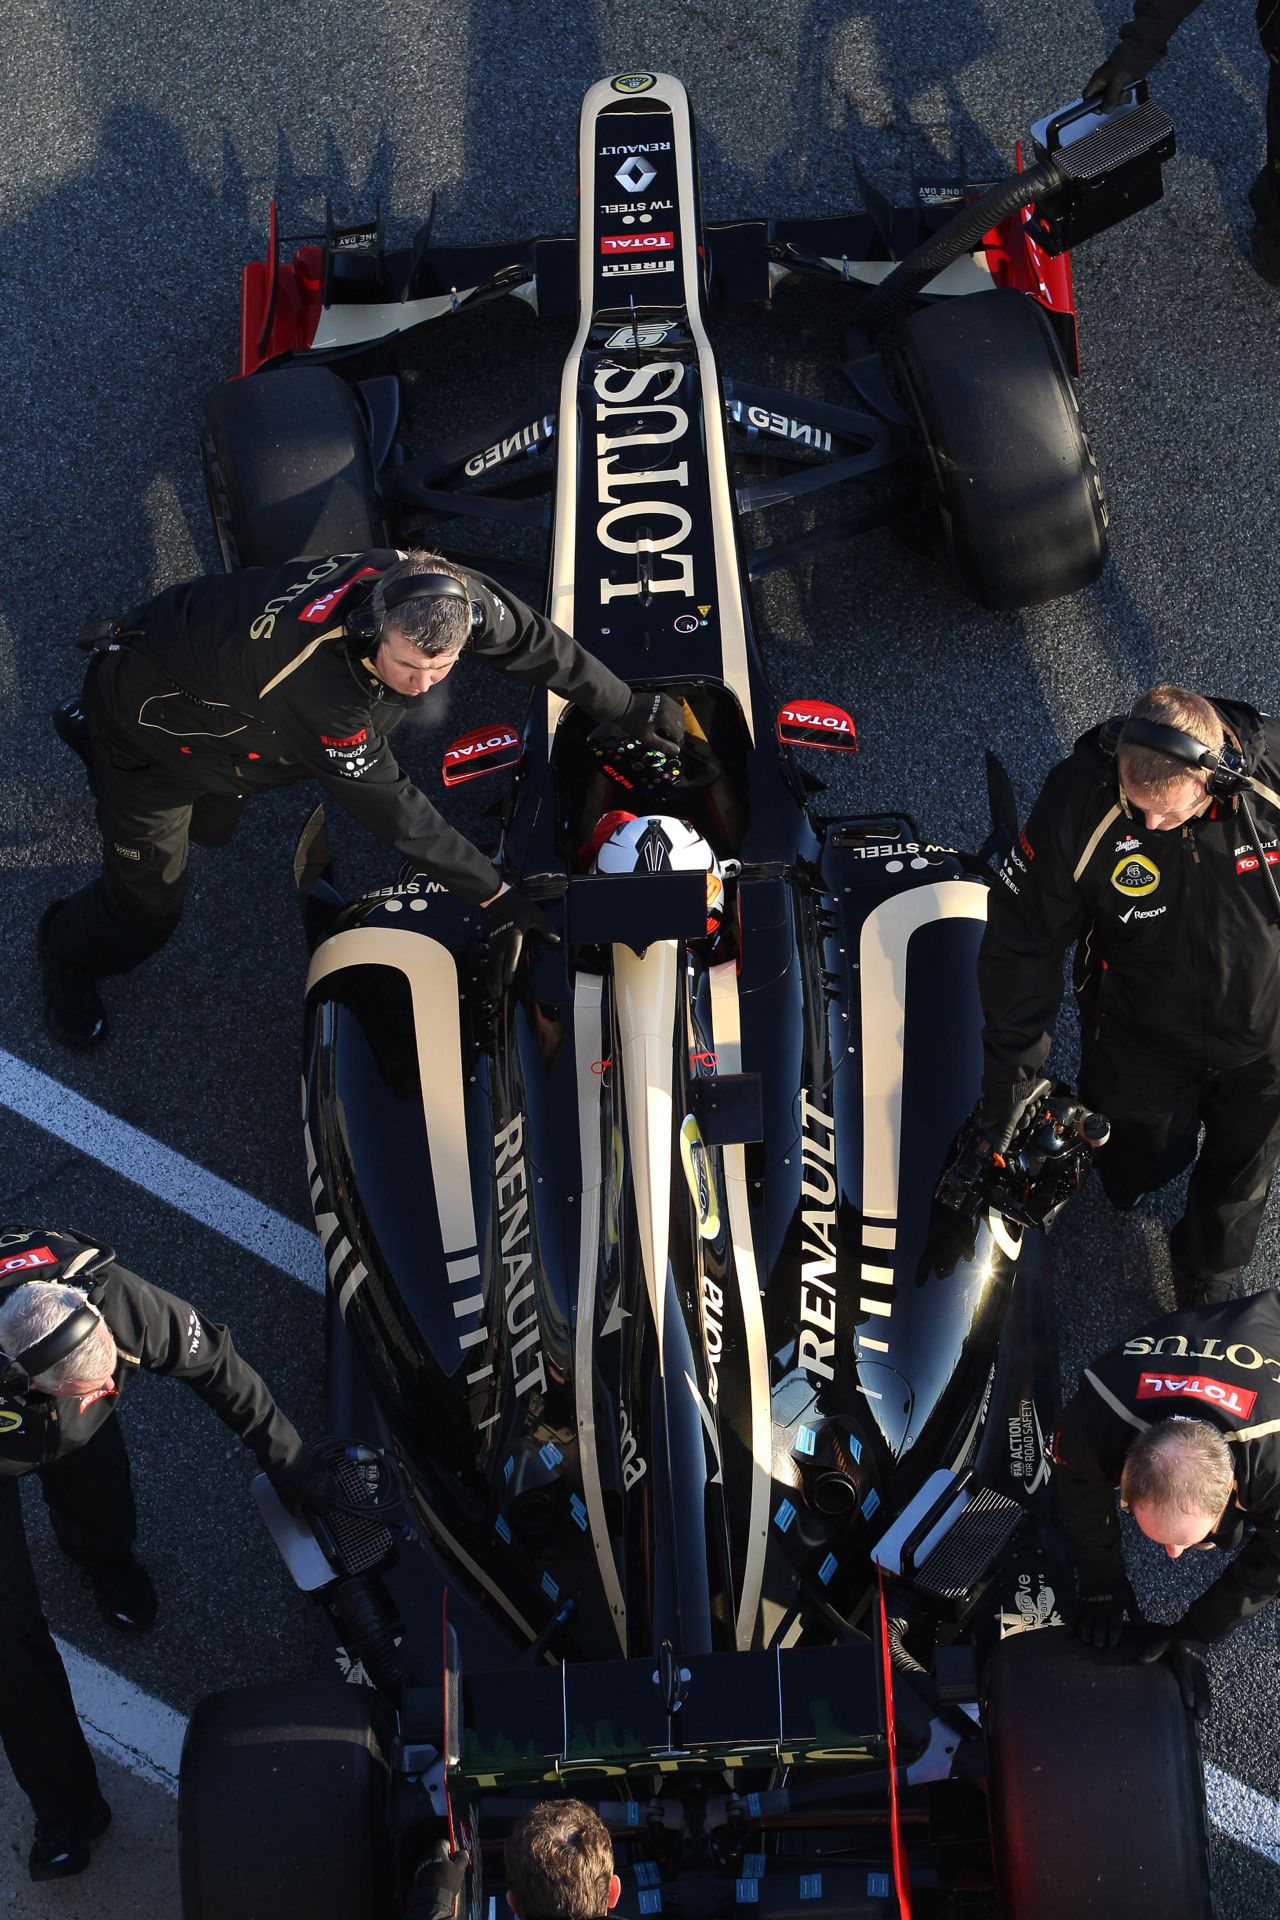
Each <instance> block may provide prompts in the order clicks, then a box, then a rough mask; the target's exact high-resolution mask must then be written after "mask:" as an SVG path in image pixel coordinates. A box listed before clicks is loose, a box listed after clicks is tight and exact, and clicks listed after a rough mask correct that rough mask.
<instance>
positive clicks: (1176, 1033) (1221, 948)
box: [978, 686, 1280, 1304]
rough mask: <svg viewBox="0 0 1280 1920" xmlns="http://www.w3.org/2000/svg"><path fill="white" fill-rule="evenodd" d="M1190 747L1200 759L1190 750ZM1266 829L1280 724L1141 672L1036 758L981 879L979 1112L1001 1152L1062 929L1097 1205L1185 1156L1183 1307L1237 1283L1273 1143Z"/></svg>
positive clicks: (1276, 985) (1050, 1016)
mask: <svg viewBox="0 0 1280 1920" xmlns="http://www.w3.org/2000/svg"><path fill="white" fill-rule="evenodd" d="M1139 736H1143V737H1145V738H1146V739H1147V740H1148V743H1149V744H1148V745H1145V746H1144V745H1142V744H1139V743H1138V740H1139ZM1153 739H1154V741H1156V742H1160V741H1163V742H1164V743H1165V745H1166V746H1168V747H1170V748H1171V749H1172V750H1171V751H1169V752H1165V751H1160V750H1158V748H1157V746H1156V745H1153V744H1150V743H1151V741H1152V740H1153ZM1202 742H1203V744H1204V748H1205V749H1206V750H1207V751H1206V753H1205V758H1206V759H1211V760H1214V761H1215V763H1217V762H1218V761H1219V756H1221V759H1220V764H1218V767H1217V771H1216V772H1210V771H1209V770H1207V769H1205V768H1204V767H1203V766H1199V765H1193V764H1191V760H1192V757H1193V756H1194V755H1195V754H1196V753H1197V751H1198V750H1199V748H1200V743H1202ZM1228 767H1234V768H1235V769H1236V770H1237V771H1236V774H1235V775H1233V774H1231V773H1230V772H1229V771H1228V770H1227V769H1228ZM1243 775H1252V776H1253V778H1252V779H1247V778H1242V777H1241V776H1243ZM1211 786H1216V787H1217V788H1219V789H1221V790H1220V791H1217V792H1215V791H1212V790H1211ZM1242 786H1243V787H1244V788H1247V792H1246V791H1240V790H1239V789H1240V788H1241V787H1242ZM1278 833H1280V725H1278V724H1277V722H1276V721H1274V720H1272V719H1270V718H1264V717H1263V716H1262V715H1260V714H1259V713H1257V712H1256V711H1255V710H1254V709H1253V708H1252V707H1247V706H1244V705H1242V704H1241V703H1239V702H1234V701H1226V700H1214V701H1211V700H1206V699H1204V698H1203V697H1202V696H1201V695H1199V694H1196V693H1189V692H1187V691H1186V690H1185V689H1184V688H1181V687H1169V686H1159V687H1153V688H1151V689H1150V691H1149V692H1147V693H1145V694H1143V696H1142V698H1141V699H1140V700H1139V701H1138V702H1137V704H1136V705H1135V706H1134V708H1133V712H1132V714H1130V715H1129V716H1128V718H1127V719H1126V720H1125V721H1124V722H1123V723H1118V722H1112V723H1108V726H1106V727H1095V728H1094V729H1093V730H1092V731H1091V732H1089V733H1086V734H1085V735H1084V736H1083V737H1082V738H1081V739H1080V740H1078V741H1077V742H1076V747H1075V751H1074V752H1073V753H1072V754H1071V755H1070V757H1069V758H1068V759H1066V760H1063V761H1061V762H1060V763H1059V764H1058V765H1057V766H1056V767H1055V768H1054V769H1053V771H1052V772H1051V773H1050V775H1049V777H1048V779H1047V780H1046V781H1045V784H1044V787H1043V789H1042V790H1041V793H1040V796H1039V798H1038V799H1037V801H1036V803H1035V806H1034V807H1033V808H1032V810H1031V815H1030V818H1029V819H1028V821H1027V825H1026V828H1025V830H1024V832H1023V833H1022V835H1021V836H1020V839H1019V841H1018V843H1017V844H1016V845H1014V846H1013V847H1012V848H1011V849H1010V851H1009V854H1008V855H1007V857H1006V859H1005V861H1004V864H1003V866H1002V868H1001V870H1000V874H999V878H998V882H997V884H996V885H995V886H994V887H993V888H992V890H991V895H990V901H989V910H988V920H987V926H986V931H985V933H984V935H983V940H982V948H981V952H980V954H979V958H978V979H979V986H980V990H981V994H982V1006H983V1012H984V1015H985V1020H986V1025H985V1027H984V1029H983V1053H984V1072H983V1078H982V1100H981V1102H980V1105H979V1109H978V1119H979V1124H980V1125H981V1127H982V1128H983V1129H984V1131H985V1132H986V1134H987V1137H988V1139H989V1140H990V1141H991V1144H992V1145H993V1147H994V1148H995V1150H996V1151H997V1152H1002V1151H1003V1150H1004V1148H1005V1147H1007V1146H1008V1144H1009V1141H1010V1139H1011V1137H1012V1134H1013V1132H1014V1129H1015V1128H1016V1126H1017V1123H1018V1120H1019V1119H1020V1117H1021V1115H1022V1113H1023V1112H1024V1110H1025V1108H1026V1105H1027V1099H1028V1095H1029V1093H1030V1090H1031V1083H1032V1082H1033V1081H1034V1079H1035V1077H1036V1074H1037V1072H1038V1070H1039V1068H1040V1066H1041V1064H1042V1062H1043V1061H1044V1059H1045V1056H1046V1054H1047V1053H1048V1051H1049V1044H1050V1036H1051V1033H1052V1029H1053V1024H1054V1020H1055V1018H1056V1015H1057V1010H1058V1004H1059V1001H1060V1000H1061V997H1062V960H1063V955H1064V954H1065V952H1066V950H1067V948H1068V947H1070V946H1071V945H1072V944H1073V942H1074V943H1075V948H1076V952H1075V964H1074V981H1075V988H1076V993H1077V995H1078V996H1079V1001H1080V1024H1081V1035H1082V1039H1081V1058H1080V1094H1081V1098H1082V1099H1084V1100H1085V1101H1086V1102H1087V1103H1088V1104H1089V1105H1090V1106H1091V1107H1093V1108H1095V1109H1096V1110H1097V1111H1098V1112H1100V1113H1104V1114H1106V1116H1107V1118H1108V1119H1109V1120H1110V1122H1111V1138H1110V1140H1109V1142H1108V1144H1107V1145H1106V1146H1105V1147H1104V1148H1102V1149H1100V1150H1099V1152H1098V1155H1097V1162H1096V1164H1097V1169H1098V1173H1099V1175H1100V1176H1101V1179H1102V1184H1103V1187H1104V1188H1105V1190H1106V1193H1107V1196H1108V1198H1109V1199H1110V1201H1111V1203H1112V1205H1113V1206H1115V1207H1117V1208H1118V1209H1120V1210H1122V1211H1124V1210H1127V1209H1128V1208H1130V1207H1132V1206H1134V1205H1136V1203H1137V1201H1138V1199H1139V1198H1140V1196H1141V1195H1142V1194H1144V1193H1147V1192H1150V1191H1151V1190H1153V1189H1154V1188H1156V1187H1161V1186H1163V1185H1164V1184H1165V1183H1166V1181H1169V1180H1172V1179H1174V1178H1175V1176H1176V1175H1178V1174H1179V1173H1181V1172H1182V1171H1183V1169H1184V1168H1185V1167H1188V1166H1190V1165H1191V1163H1192V1161H1193V1160H1194V1161H1195V1169H1194V1171H1193V1173H1192V1175H1191V1182H1190V1187H1189V1189H1188V1193H1187V1204H1186V1211H1185V1213H1184V1214H1183V1217H1182V1219H1181V1220H1180V1221H1179V1223H1178V1225H1177V1226H1176V1227H1175V1228H1174V1230H1173V1233H1172V1235H1171V1237H1170V1243H1169V1244H1170V1252H1171V1254H1172V1256H1173V1264H1174V1281H1175V1287H1176V1289H1177V1298H1178V1300H1179V1303H1180V1304H1188V1303H1189V1304H1195V1303H1197V1302H1203V1301H1219V1300H1228V1299H1232V1298H1234V1296H1235V1294H1236V1292H1237V1279H1238V1275H1239V1273H1240V1270H1241V1268H1242V1267H1244V1266H1245V1265H1246V1263H1247V1262H1248V1260H1249V1258H1250V1256H1251V1254H1252V1252H1253V1247H1254V1242H1255V1240H1256V1239H1257V1235H1258V1227H1259V1223H1260V1221H1261V1218H1262V1212H1263V1208H1264V1206H1265V1205H1266V1199H1267V1191H1268V1188H1269V1186H1270V1184H1271V1176H1272V1174H1273V1172H1274V1171H1275V1166H1276V1160H1277V1157H1280V966H1278V965H1277V962H1278V961H1280V900H1278V899H1277V895H1276V892H1275V889H1274V887H1273V885H1272V881H1273V878H1274V875H1273V868H1274V867H1275V863H1276V861H1277V859H1278V858H1280V854H1278V853H1277V846H1278V841H1277V835H1278ZM1255 839H1256V840H1257V842H1258V843H1259V844H1258V845H1257V846H1256V847H1255ZM1264 856H1265V857H1264ZM1202 1125H1203V1127H1204V1142H1203V1145H1202V1147H1201V1149H1200V1155H1199V1159H1198V1160H1197V1159H1196V1143H1197V1138H1198V1136H1199V1132H1200V1128H1201V1126H1202Z"/></svg>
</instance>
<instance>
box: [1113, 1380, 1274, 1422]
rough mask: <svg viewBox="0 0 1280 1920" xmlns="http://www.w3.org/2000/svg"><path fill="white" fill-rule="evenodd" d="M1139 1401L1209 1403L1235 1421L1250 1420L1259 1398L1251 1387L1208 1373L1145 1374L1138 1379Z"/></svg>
mask: <svg viewBox="0 0 1280 1920" xmlns="http://www.w3.org/2000/svg"><path fill="white" fill-rule="evenodd" d="M1137 1397H1138V1399H1139V1400H1202V1401H1207V1402H1209V1403H1210V1404H1211V1405H1212V1406H1215V1407H1217V1408H1218V1410H1219V1412H1220V1413H1229V1414H1230V1415H1231V1417H1232V1419H1233V1420H1247V1419H1248V1418H1249V1415H1250V1414H1251V1413H1252V1412H1253V1403H1254V1401H1255V1400H1256V1399H1257V1397H1258V1396H1257V1394H1256V1393H1254V1392H1252V1391H1251V1390H1250V1389H1249V1388H1248V1387H1236V1386H1232V1385H1231V1383H1230V1382H1229V1381H1226V1380H1215V1379H1213V1377H1212V1376H1211V1375H1209V1374H1205V1373H1144V1374H1142V1375H1140V1376H1139V1379H1138V1395H1137Z"/></svg>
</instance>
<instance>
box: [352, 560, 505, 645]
mask: <svg viewBox="0 0 1280 1920" xmlns="http://www.w3.org/2000/svg"><path fill="white" fill-rule="evenodd" d="M411 600H460V601H461V602H462V604H463V606H465V607H467V608H469V609H470V615H471V630H472V632H473V633H474V631H475V629H476V628H477V627H480V626H483V625H484V608H483V607H482V606H481V604H480V602H479V601H478V600H473V599H472V598H471V595H470V594H469V593H468V592H467V589H466V588H465V587H464V586H463V584H462V582H461V580H455V579H454V577H453V575H452V574H450V573H411V574H409V575H408V577H407V578H406V579H404V580H396V581H394V582H393V583H392V585H391V586H389V587H388V588H386V590H385V592H384V593H383V596H382V612H381V614H376V613H375V612H374V610H373V608H372V606H364V607H357V608H354V609H353V610H352V612H350V613H349V614H348V615H347V632H348V633H349V634H351V635H353V637H354V638H355V639H357V640H361V641H364V642H365V643H366V644H368V645H371V646H376V645H378V644H379V643H380V641H381V640H382V637H383V634H384V632H385V630H386V625H387V618H388V615H390V614H392V613H394V612H395V610H396V608H397V607H403V606H406V605H407V604H408V603H409V602H410V601H411Z"/></svg>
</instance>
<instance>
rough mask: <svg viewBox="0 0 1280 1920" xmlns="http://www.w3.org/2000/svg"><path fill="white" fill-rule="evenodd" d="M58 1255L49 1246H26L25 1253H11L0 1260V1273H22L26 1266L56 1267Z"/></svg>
mask: <svg viewBox="0 0 1280 1920" xmlns="http://www.w3.org/2000/svg"><path fill="white" fill-rule="evenodd" d="M57 1264H58V1256H57V1254H56V1253H54V1252H53V1250H52V1249H51V1248H50V1247H28V1248H27V1250H26V1252H25V1253H11V1254H10V1255H9V1257H8V1258H7V1259H6V1260H0V1275H3V1274H6V1273H22V1272H24V1271H25V1270H26V1269H27V1268H28V1267H56V1266H57Z"/></svg>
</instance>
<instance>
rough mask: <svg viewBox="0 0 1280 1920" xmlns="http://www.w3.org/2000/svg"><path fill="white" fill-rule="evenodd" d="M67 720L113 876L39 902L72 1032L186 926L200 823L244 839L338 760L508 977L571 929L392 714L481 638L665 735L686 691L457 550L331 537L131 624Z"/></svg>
mask: <svg viewBox="0 0 1280 1920" xmlns="http://www.w3.org/2000/svg"><path fill="white" fill-rule="evenodd" d="M99 645H100V647H101V650H100V651H99V652H98V653H97V654H96V657H95V659H94V661H93V663H92V665H91V667H90V671H89V674H88V676H87V678H86V682H85V694H84V696H83V713H81V711H80V709H78V708H77V707H76V706H75V704H74V703H72V704H71V705H70V706H68V707H67V708H62V709H59V711H58V713H57V714H55V716H54V718H55V724H56V725H57V726H58V730H59V732H60V733H61V734H62V735H63V737H64V738H65V739H67V740H68V742H69V744H71V745H73V746H74V747H75V748H76V751H77V752H80V753H81V754H82V755H83V757H84V758H85V759H86V761H87V764H88V765H89V769H90V778H91V781H92V783H93V788H94V793H95V796H96V799H97V805H98V824H99V826H100V828H101V831H102V842H103V865H102V877H101V878H100V879H98V880H95V881H93V882H92V883H91V884H90V885H89V886H87V887H83V888H82V889H81V890H80V892H79V893H77V894H75V895H74V896H73V897H72V898H71V899H70V900H65V901H54V902H53V904H52V905H51V906H50V907H48V908H47V909H46V911H45V913H44V915H43V917H42V919H41V921H40V926H39V931H38V936H37V949H38V953H39V959H40V969H41V976H42V988H43V996H44V1014H45V1022H46V1024H47V1026H48V1028H49V1031H50V1033H51V1034H52V1035H53V1037H54V1039H56V1040H59V1041H61V1042H62V1043H63V1044H64V1045H66V1046H73V1047H91V1046H96V1045H97V1044H98V1043H99V1041H101V1040H102V1039H103V1038H104V1037H105V1034H106V1025H107V1023H106V1015H105V1012H104V1010H103V1006H102V1001H101V999H100V997H99V994H98V988H97V981H98V979H99V977H100V976H102V975H103V974H110V973H124V972H127V971H128V970H129V968H131V967H135V966H137V965H138V963H139V962H140V961H142V960H145V959H146V958H147V957H148V956H149V955H150V954H152V953H155V952H156V951H157V950H158V948H160V947H161V946H162V945H163V944H164V942H165V941H166V940H167V939H168V937H169V935H170V934H171V933H172V932H173V930H174V928H175V927H176V926H177V924H178V921H179V918H180V917H181V914H182V904H183V896H184V894H185V892H186V880H187V875H186V869H187V841H188V836H190V837H191V838H192V839H194V840H196V841H197V842H198V843H200V844H202V845H205V846H216V845H221V844H223V843H224V842H225V841H226V840H227V839H229V838H230V835H231V833H232V831H233V829H234V827H235V823H236V820H237V819H238V817H239V813H240V809H241V806H242V805H243V803H244V800H245V798H246V797H247V796H248V795H249V794H252V793H256V792H260V791H262V790H263V789H265V788H269V787H279V786H286V785H290V784H292V783H294V782H296V781H301V780H311V779H315V778H319V779H320V780H321V781H322V782H323V784H324V786H325V788H326V790H327V791H328V792H329V793H330V794H331V795H332V796H333V798H334V799H336V800H338V801H339V802H340V803H341V804H342V805H343V806H344V807H345V808H346V809H347V810H348V812H350V813H351V814H353V815H354V816H355V818H356V819H357V820H359V821H360V823H361V824H362V825H363V826H366V827H367V828H368V829H369V831H370V832H371V833H374V834H376V835H377V836H378V837H379V839H382V840H385V841H387V842H389V844H390V845H392V846H393V847H395V848H396V849H397V851H398V852H400V853H401V854H403V855H404V857H405V858H406V859H407V860H411V861H413V862H414V863H415V865H416V866H418V867H419V868H421V869H422V870H423V871H424V872H425V873H427V874H429V875H430V876H431V877H432V878H433V879H436V880H439V881H441V882H443V884H444V885H445V886H447V887H450V888H451V889H452V890H453V891H454V892H455V893H457V894H460V895H461V897H462V898H463V899H464V900H469V901H473V902H475V903H476V904H477V905H480V906H482V907H483V908H484V910H485V911H484V933H485V937H486V939H487V941H488V944H489V951H490V956H491V965H492V964H493V961H494V958H495V956H496V957H497V960H498V962H499V969H498V970H499V971H500V973H501V975H502V977H504V978H506V979H509V977H510V974H511V972H512V970H513V969H514V966H515V962H516V960H517V958H518V956H519V950H520V944H521V941H522V939H523V937H524V936H525V935H526V934H530V933H532V934H535V935H538V936H539V937H541V938H543V939H550V940H552V941H553V942H554V940H555V935H554V934H553V932H552V929H551V927H550V924H549V922H548V921H547V920H546V919H545V918H544V916H543V914H542V913H541V912H540V911H539V909H538V908H537V906H535V905H534V903H533V902H532V901H530V900H528V899H526V898H525V897H524V896H523V895H521V894H520V893H518V892H516V891H514V890H512V889H510V888H508V887H506V886H505V884H504V882H503V880H502V876H501V875H500V874H499V872H498V870H497V868H496V867H495V866H494V865H493V863H492V861H490V860H487V859H486V858H485V857H484V855H483V854H482V853H481V852H480V851H479V850H478V848H476V847H474V846H472V844H471V843H470V841H468V840H466V839H464V838H463V836H462V835H461V834H459V833H456V832H455V831H454V830H453V829H452V828H451V827H448V826H446V825H445V823H444V821H443V820H442V819H441V817H440V815H439V814H438V813H437V812H436V810H435V808H434V807H433V806H432V805H431V803H430V801H429V800H427V799H426V798H425V796H424V795H423V794H421V793H419V791H418V789H417V788H416V787H415V786H414V785H413V784H412V782H411V781H410V780H409V779H408V777H407V775H406V774H404V773H403V772H402V771H401V769H400V767H399V766H398V765H397V763H396V759H395V756H394V754H393V753H392V751H391V748H390V746H389V745H388V742H387V736H388V734H389V733H390V732H391V730H392V728H393V727H395V726H396V725H397V724H398V723H399V722H400V721H401V720H403V718H404V716H405V714H406V713H407V712H409V711H410V710H411V709H412V708H413V707H414V705H415V704H416V703H417V701H418V700H419V699H420V698H421V697H422V695H423V694H424V693H425V692H426V691H427V689H428V688H429V687H433V686H437V685H438V684H439V683H440V681H441V680H443V679H444V677H445V675H446V674H447V673H449V672H451V670H452V669H453V667H454V666H455V665H456V664H457V661H458V659H459V657H460V655H461V653H462V650H463V648H464V647H466V646H467V645H470V646H471V648H472V649H473V651H474V652H476V653H477V654H478V655H479V656H480V657H481V658H482V659H484V660H487V661H489V662H490V663H491V664H492V665H494V666H495V667H498V668H500V669H501V670H502V671H503V672H504V673H508V674H510V675H511V677H512V679H514V680H517V681H519V682H520V683H521V684H522V685H524V686H545V687H550V688H552V689H553V690H554V691H555V692H557V693H559V694H562V695H563V696H564V697H565V699H567V700H570V701H573V702H574V703H575V704H577V705H579V706H581V707H584V708H585V709H586V711H587V712H588V713H589V714H591V715H592V716H593V717H594V718H596V719H598V720H602V721H603V720H609V721H614V722H616V723H617V726H618V730H619V731H620V732H622V733H626V734H627V735H629V736H631V737H633V738H635V739H637V740H639V741H640V742H641V743H642V744H643V745H644V746H645V747H647V748H649V749H651V750H653V751H655V752H662V753H678V752H679V750H680V746H681V744H682V741H683V737H684V719H683V716H682V713H681V710H680V707H679V706H678V705H677V703H676V702H675V701H674V700H671V699H670V698H668V697H667V695H665V694H655V693H636V694H633V693H632V691H631V689H630V687H628V686H627V684H626V682H625V681H623V680H620V679H618V677H617V675H616V674H613V673H611V672H610V671H609V669H608V668H607V667H605V666H604V665H603V663H602V662H601V661H599V660H597V659H596V658H595V657H594V655H592V654H590V653H588V652H587V651H586V649H585V648H583V647H580V646H579V645H578V644H577V642H576V641H574V640H572V639H570V637H569V636H568V634H566V633H562V632H561V631H560V629H559V628H558V627H555V626H553V625H552V623H551V621H549V620H547V619H545V618H544V617H543V616H542V615H541V614H539V613H535V612H534V611H533V609H532V608H530V607H527V606H525V605H524V603H523V602H522V601H520V600H518V599H516V597H515V596H514V594H511V593H508V592H507V591H506V589H505V588H501V587H498V586H497V585H495V583H494V582H493V581H491V580H489V579H487V578H485V577H484V576H483V575H481V574H474V573H469V572H468V573H464V572H462V571H461V570H460V569H459V568H457V567H454V566H451V565H450V564H449V563H448V562H447V561H444V560H442V559H441V558H440V557H439V556H438V555H435V554H428V553H421V552H415V553H411V554H409V555H408V557H407V558H406V557H403V556H401V555H399V554H397V553H395V552H392V551H385V550H383V551H374V552H370V553H342V554H331V555H329V556H328V557H327V558H322V559H310V560H294V561H290V562H288V563H287V564H285V565H283V566H278V567H248V568H245V569H244V570H243V571H241V572H238V573H230V574H216V575H211V576H208V577H207V578H204V579H200V580H192V581H188V582H186V583H185V584H184V585H181V586H176V587H170V588H169V589H168V591H167V592H165V593H162V594H160V595H158V596H157V598H156V599H154V600H152V601H150V602H148V603H147V605H146V606H144V607H142V608H141V609H139V611H138V612H137V613H136V614H134V615H133V616H132V617H131V618H130V619H129V620H128V621H127V622H125V623H122V625H121V627H119V628H115V629H111V630H110V631H109V632H108V633H107V634H105V635H104V636H103V638H102V640H101V642H100V643H99Z"/></svg>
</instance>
